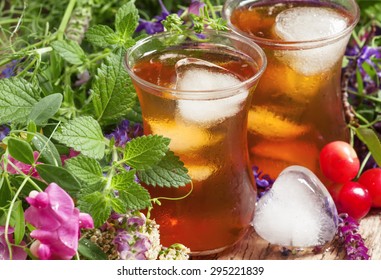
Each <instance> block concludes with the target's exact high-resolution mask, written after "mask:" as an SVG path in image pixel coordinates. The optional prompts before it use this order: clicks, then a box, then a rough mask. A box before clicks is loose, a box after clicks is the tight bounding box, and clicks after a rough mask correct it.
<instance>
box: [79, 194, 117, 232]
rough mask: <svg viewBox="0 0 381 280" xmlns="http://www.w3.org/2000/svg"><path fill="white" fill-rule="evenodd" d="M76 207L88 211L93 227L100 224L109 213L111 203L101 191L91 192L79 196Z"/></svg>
mask: <svg viewBox="0 0 381 280" xmlns="http://www.w3.org/2000/svg"><path fill="white" fill-rule="evenodd" d="M78 207H79V208H80V209H81V211H82V212H85V213H89V214H90V215H91V217H92V218H93V220H94V227H99V226H101V225H102V224H103V223H104V222H105V221H106V220H107V219H108V217H109V216H110V214H111V210H112V207H111V203H110V200H109V198H108V197H105V196H104V195H103V194H102V193H101V192H93V193H91V194H87V195H85V196H83V197H81V198H80V200H79V201H78Z"/></svg>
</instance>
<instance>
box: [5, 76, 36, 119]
mask: <svg viewBox="0 0 381 280" xmlns="http://www.w3.org/2000/svg"><path fill="white" fill-rule="evenodd" d="M39 99H40V94H39V90H38V89H37V88H36V87H35V86H34V85H32V84H30V83H28V82H27V81H26V80H24V79H21V78H9V79H0V123H8V122H12V123H22V124H26V122H27V118H28V116H29V114H30V112H31V111H32V108H33V106H34V105H35V104H36V103H37V102H38V100H39Z"/></svg>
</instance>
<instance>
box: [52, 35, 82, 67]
mask: <svg viewBox="0 0 381 280" xmlns="http://www.w3.org/2000/svg"><path fill="white" fill-rule="evenodd" d="M51 45H52V47H53V49H54V50H55V51H56V52H57V53H58V54H59V55H60V56H61V57H62V58H63V59H65V60H66V61H67V62H69V63H71V64H74V65H81V64H83V62H84V61H85V60H86V55H85V52H84V51H83V50H82V48H81V47H80V46H79V44H78V43H77V42H75V41H72V40H68V41H54V42H52V44H51Z"/></svg>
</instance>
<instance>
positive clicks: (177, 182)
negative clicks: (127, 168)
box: [137, 151, 191, 187]
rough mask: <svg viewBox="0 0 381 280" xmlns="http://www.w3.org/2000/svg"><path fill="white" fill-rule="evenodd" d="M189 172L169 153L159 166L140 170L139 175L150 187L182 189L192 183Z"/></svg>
mask: <svg viewBox="0 0 381 280" xmlns="http://www.w3.org/2000/svg"><path fill="white" fill-rule="evenodd" d="M187 172H188V170H187V169H186V168H185V167H184V164H183V163H182V162H181V161H180V159H179V158H178V157H177V156H176V155H175V154H174V153H173V152H172V151H168V152H167V154H166V155H165V157H164V158H163V159H162V160H161V161H160V162H159V163H158V164H157V165H155V166H153V167H151V168H148V169H145V170H138V172H137V175H138V177H139V179H140V180H142V181H143V182H144V183H146V184H148V185H150V186H159V187H182V186H185V185H186V184H188V183H190V182H191V178H190V177H189V175H188V173H187Z"/></svg>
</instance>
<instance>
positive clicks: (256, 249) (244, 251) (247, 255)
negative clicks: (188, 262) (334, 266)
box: [192, 210, 381, 260]
mask: <svg viewBox="0 0 381 280" xmlns="http://www.w3.org/2000/svg"><path fill="white" fill-rule="evenodd" d="M360 233H361V236H362V237H363V238H364V239H365V244H366V246H367V247H368V248H369V252H368V254H369V255H370V256H371V259H372V260H381V210H378V211H372V212H371V213H369V214H368V215H367V216H366V217H365V218H364V219H362V220H361V223H360ZM280 249H281V248H280V247H279V246H275V245H271V244H269V243H268V242H267V241H265V240H263V239H262V238H261V237H259V236H258V235H257V234H256V233H255V231H254V230H251V231H250V232H248V234H247V235H246V236H245V237H244V238H243V240H241V241H240V242H239V243H237V244H236V245H235V246H233V247H232V248H229V249H227V250H225V251H223V252H221V253H219V254H215V255H210V256H203V257H193V258H192V259H212V260H343V259H345V252H344V251H343V248H340V247H339V244H338V242H337V241H333V242H332V243H330V244H327V245H326V246H325V248H324V250H322V252H321V253H313V252H312V250H311V249H305V250H302V251H298V252H296V253H294V254H289V255H288V256H284V255H282V254H281V250H280Z"/></svg>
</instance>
